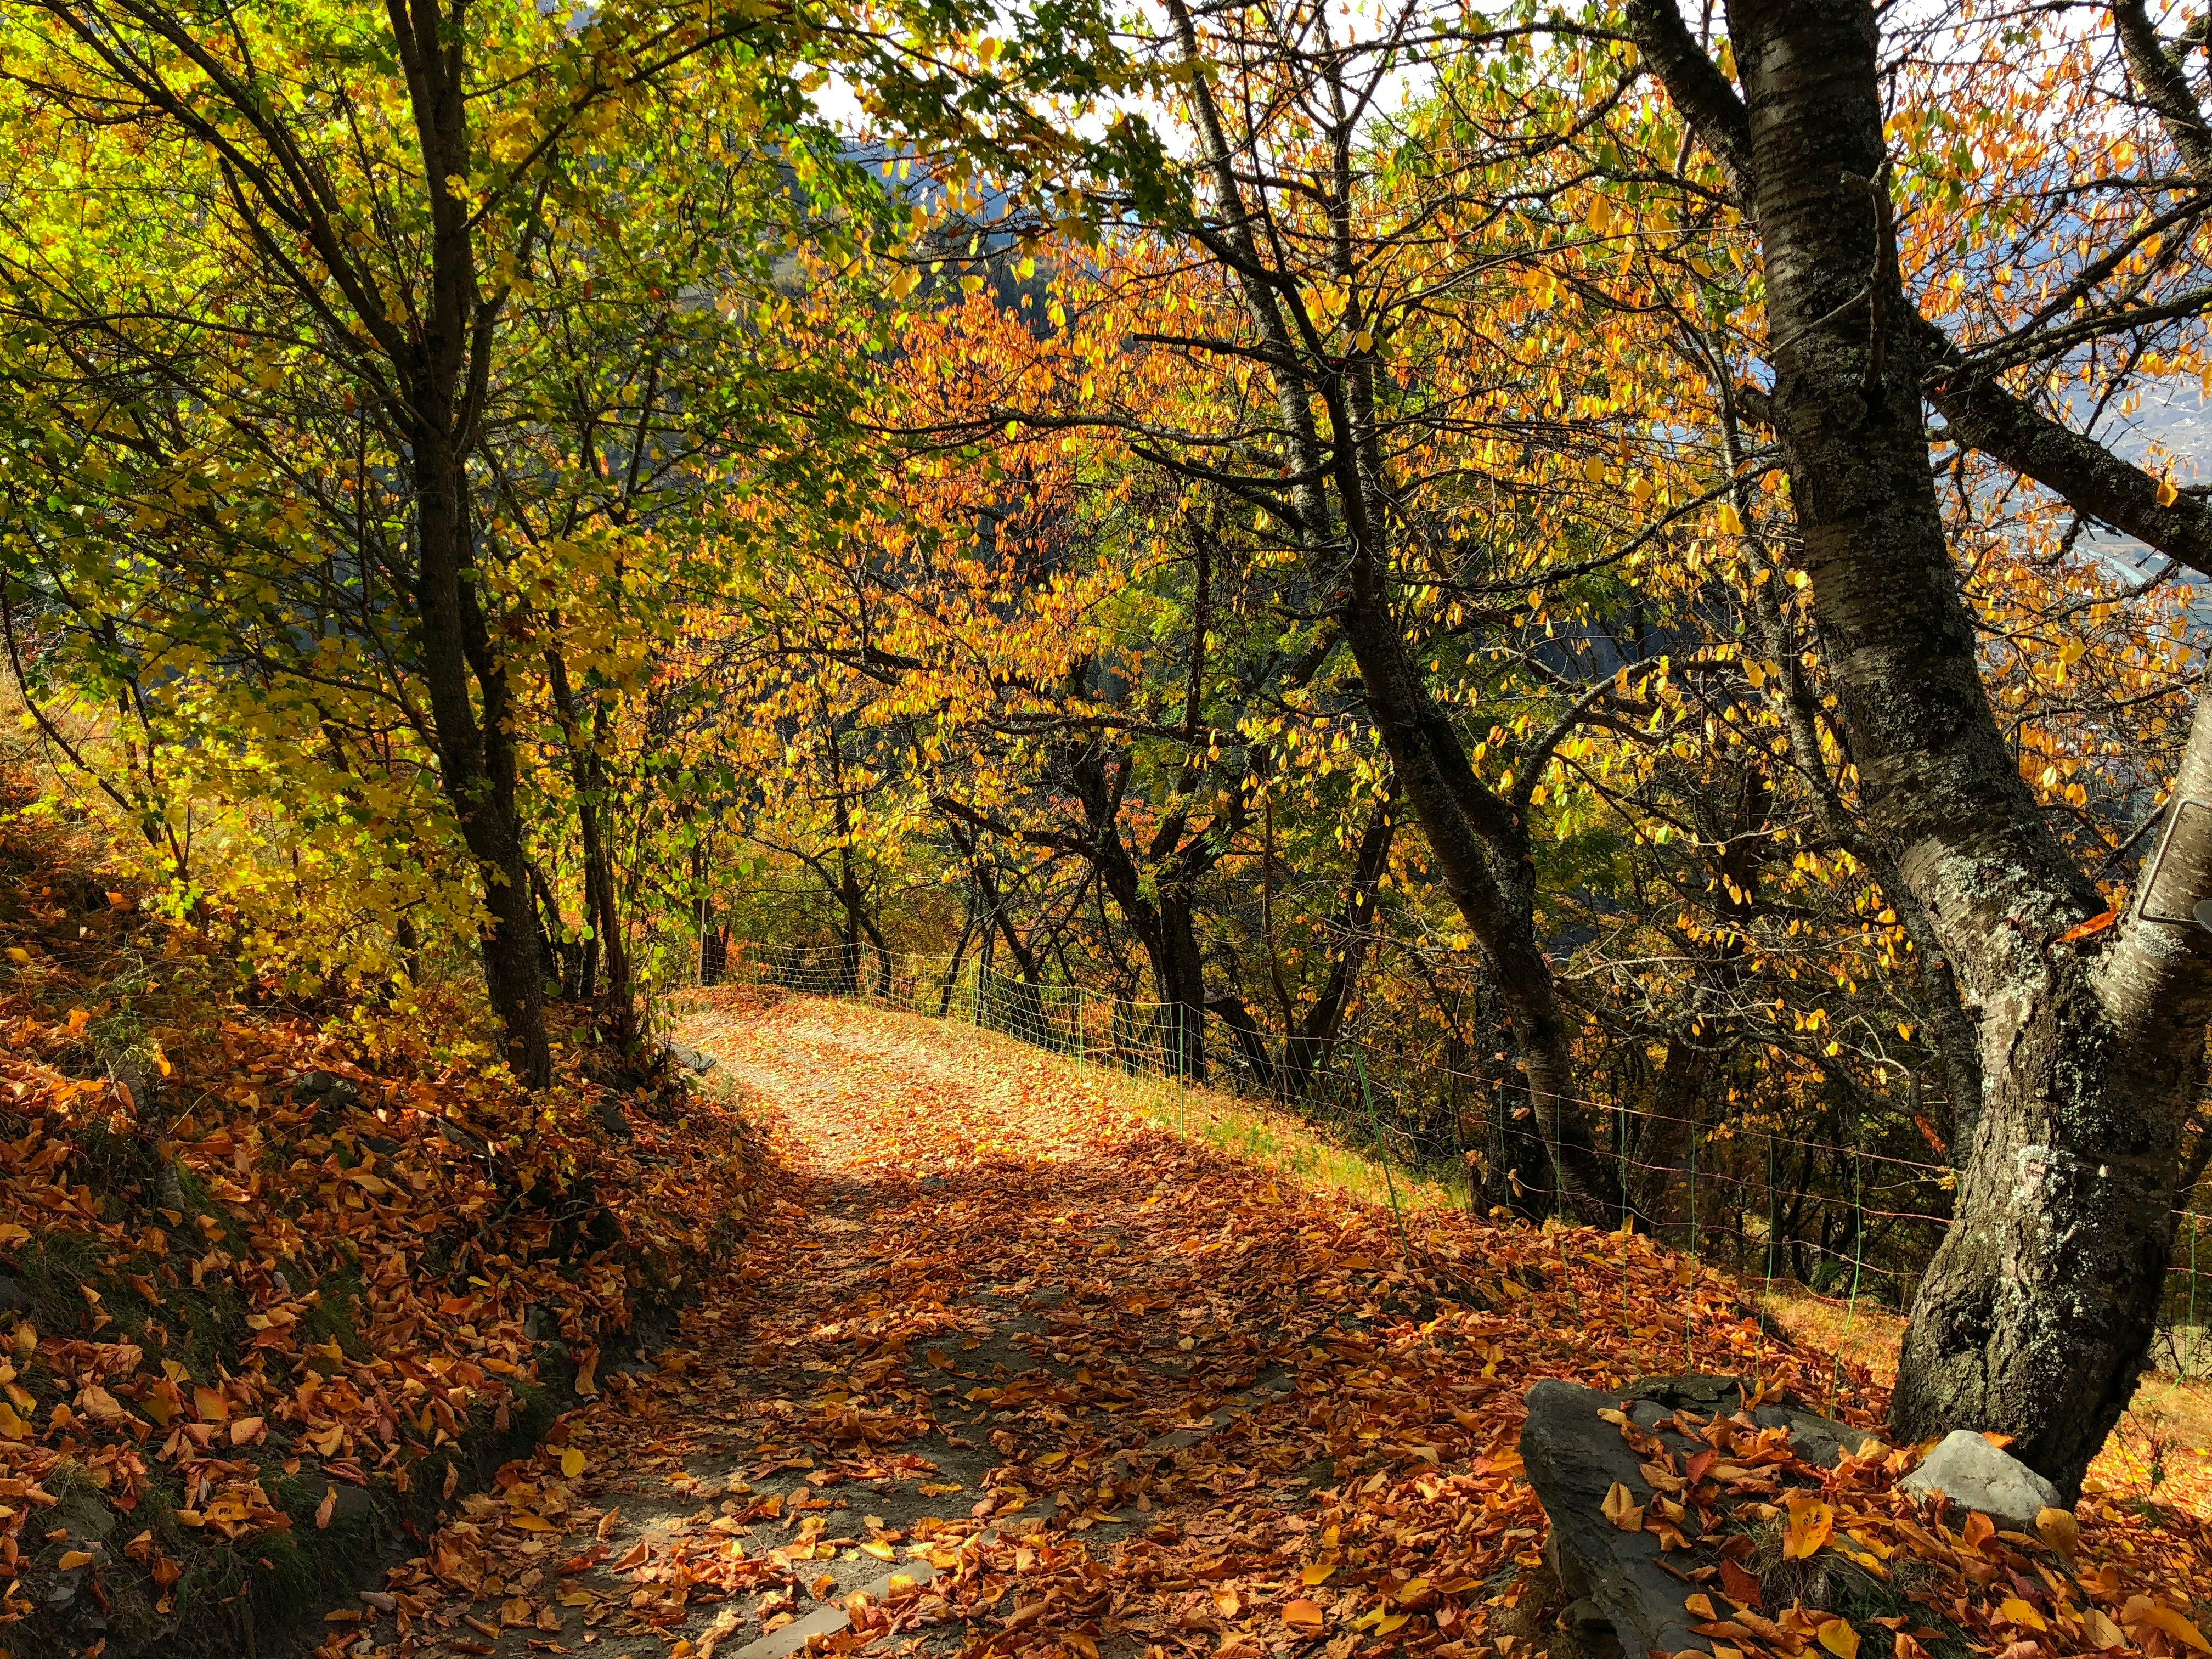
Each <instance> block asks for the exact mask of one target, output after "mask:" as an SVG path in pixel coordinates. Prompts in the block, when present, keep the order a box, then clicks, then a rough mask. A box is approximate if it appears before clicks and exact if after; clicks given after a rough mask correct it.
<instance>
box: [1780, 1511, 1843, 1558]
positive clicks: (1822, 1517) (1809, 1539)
mask: <svg viewBox="0 0 2212 1659" xmlns="http://www.w3.org/2000/svg"><path fill="white" fill-rule="evenodd" d="M1835 1528H1836V1512H1835V1510H1832V1509H1830V1508H1829V1507H1828V1506H1827V1505H1826V1504H1823V1503H1821V1502H1820V1499H1818V1498H1791V1499H1790V1524H1789V1526H1788V1527H1787V1528H1785V1529H1784V1533H1783V1538H1782V1559H1784V1560H1785V1561H1809V1560H1811V1559H1812V1558H1813V1555H1814V1552H1816V1551H1817V1550H1819V1548H1820V1546H1821V1545H1823V1544H1825V1543H1826V1542H1827V1541H1828V1534H1831V1533H1832V1532H1833V1531H1834V1530H1835Z"/></svg>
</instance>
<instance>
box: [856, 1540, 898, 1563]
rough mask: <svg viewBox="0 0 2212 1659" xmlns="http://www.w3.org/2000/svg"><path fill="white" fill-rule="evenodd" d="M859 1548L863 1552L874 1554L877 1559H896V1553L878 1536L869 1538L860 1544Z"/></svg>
mask: <svg viewBox="0 0 2212 1659" xmlns="http://www.w3.org/2000/svg"><path fill="white" fill-rule="evenodd" d="M860 1548H861V1551H862V1552H863V1553H866V1554H868V1555H872V1556H874V1557H875V1558H876V1559H877V1560H878V1561H890V1560H895V1559H897V1553H896V1551H895V1550H893V1549H892V1548H891V1547H890V1545H889V1544H886V1543H884V1541H883V1540H882V1539H880V1538H871V1539H869V1540H868V1541H866V1543H864V1544H862V1545H861V1546H860Z"/></svg>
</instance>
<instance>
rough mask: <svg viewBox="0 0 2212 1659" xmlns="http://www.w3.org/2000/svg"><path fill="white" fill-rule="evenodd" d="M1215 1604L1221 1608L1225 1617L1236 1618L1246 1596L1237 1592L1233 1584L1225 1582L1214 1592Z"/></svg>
mask: <svg viewBox="0 0 2212 1659" xmlns="http://www.w3.org/2000/svg"><path fill="white" fill-rule="evenodd" d="M1213 1605H1214V1606H1215V1607H1219V1608H1220V1609H1221V1616H1222V1617H1223V1618H1224V1619H1234V1618H1235V1617H1236V1616H1237V1610H1238V1609H1239V1608H1241V1607H1243V1605H1244V1598H1243V1597H1242V1596H1241V1595H1237V1591H1236V1589H1235V1587H1234V1586H1233V1585H1229V1584H1224V1585H1223V1586H1222V1587H1221V1588H1220V1589H1218V1590H1216V1591H1214V1592H1213Z"/></svg>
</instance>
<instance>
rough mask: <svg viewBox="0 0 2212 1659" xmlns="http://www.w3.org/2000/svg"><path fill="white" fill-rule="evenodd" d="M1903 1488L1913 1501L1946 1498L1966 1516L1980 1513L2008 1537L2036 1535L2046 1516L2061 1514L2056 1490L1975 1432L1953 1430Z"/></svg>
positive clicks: (1902, 1483) (2021, 1463)
mask: <svg viewBox="0 0 2212 1659" xmlns="http://www.w3.org/2000/svg"><path fill="white" fill-rule="evenodd" d="M1898 1484H1899V1486H1900V1487H1902V1488H1903V1489H1904V1490H1905V1492H1910V1493H1911V1495H1912V1496H1913V1497H1915V1498H1926V1497H1929V1496H1930V1495H1931V1494H1933V1493H1936V1492H1942V1493H1944V1494H1945V1495H1946V1496H1948V1498H1950V1500H1951V1501H1952V1503H1954V1504H1957V1505H1958V1506H1959V1507H1960V1509H1962V1510H1980V1511H1981V1512H1982V1513H1983V1514H1984V1515H1986V1516H1989V1517H1990V1520H1992V1521H1994V1522H1996V1523H1997V1525H1998V1526H1999V1527H2001V1528H2004V1529H2005V1530H2007V1531H2009V1532H2025V1533H2030V1534H2033V1532H2034V1531H2035V1517H2036V1515H2037V1512H2038V1511H2039V1510H2053V1509H2062V1508H2063V1507H2064V1505H2063V1504H2060V1503H2059V1501H2058V1489H2057V1487H2056V1486H2052V1485H2051V1483H2050V1482H2049V1481H2048V1480H2045V1479H2044V1478H2043V1477H2042V1476H2041V1475H2039V1474H2037V1473H2036V1472H2035V1471H2034V1470H2033V1469H2031V1468H2028V1467H2027V1464H2025V1463H2023V1462H2021V1461H2020V1459H2018V1458H2017V1457H2015V1456H2013V1455H2011V1454H2010V1453H2008V1452H2002V1451H1999V1450H1998V1449H1996V1447H1995V1446H1992V1445H1991V1444H1990V1443H1989V1442H1988V1441H1986V1440H1984V1439H1983V1438H1982V1437H1981V1436H1979V1435H1978V1434H1976V1433H1975V1432H1974V1431H1972V1429H1954V1430H1952V1431H1951V1432H1950V1433H1948V1434H1947V1435H1945V1436H1944V1437H1943V1438H1942V1442H1941V1443H1939V1444H1938V1445H1937V1446H1936V1449H1935V1450H1934V1451H1932V1452H1929V1454H1928V1455H1927V1456H1926V1457H1924V1458H1923V1459H1922V1460H1921V1462H1920V1467H1919V1468H1917V1469H1915V1470H1913V1472H1912V1473H1911V1474H1908V1475H1906V1476H1905V1479H1904V1480H1901V1481H1899V1483H1898Z"/></svg>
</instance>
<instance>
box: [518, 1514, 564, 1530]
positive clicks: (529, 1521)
mask: <svg viewBox="0 0 2212 1659" xmlns="http://www.w3.org/2000/svg"><path fill="white" fill-rule="evenodd" d="M507 1525H509V1526H510V1527H513V1528H516V1529H517V1530H518V1531H520V1532H550V1531H552V1530H553V1523H552V1522H550V1521H541V1520H540V1519H538V1516H534V1515H511V1516H507Z"/></svg>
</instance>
